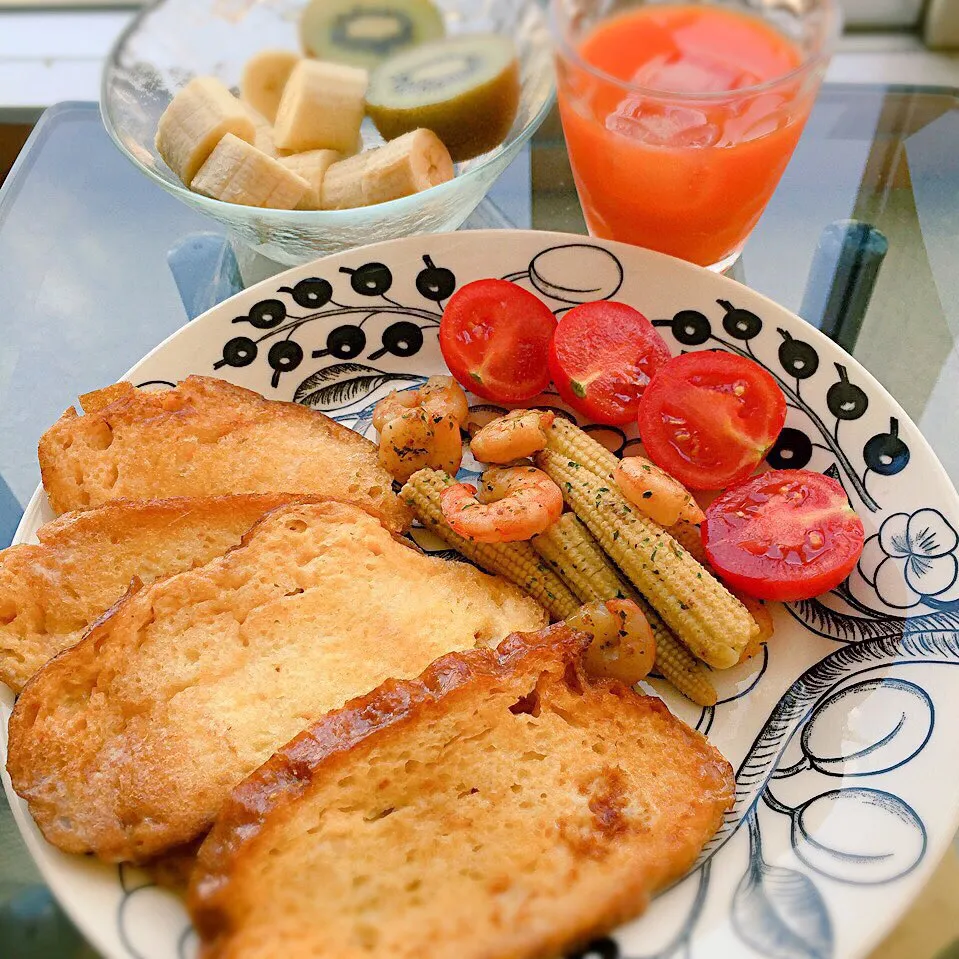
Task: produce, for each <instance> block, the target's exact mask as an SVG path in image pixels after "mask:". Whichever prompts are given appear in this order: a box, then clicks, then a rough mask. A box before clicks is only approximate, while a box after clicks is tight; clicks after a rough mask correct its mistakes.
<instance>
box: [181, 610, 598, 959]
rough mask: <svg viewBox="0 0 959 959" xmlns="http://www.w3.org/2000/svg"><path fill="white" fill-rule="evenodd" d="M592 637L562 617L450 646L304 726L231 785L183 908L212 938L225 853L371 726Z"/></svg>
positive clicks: (560, 657) (545, 661) (569, 651)
mask: <svg viewBox="0 0 959 959" xmlns="http://www.w3.org/2000/svg"><path fill="white" fill-rule="evenodd" d="M589 643H590V637H589V636H587V635H586V634H585V633H579V632H575V631H574V630H572V629H570V628H569V627H568V626H566V625H565V624H563V623H559V624H556V625H554V626H548V627H546V628H545V629H542V630H540V631H539V632H535V633H513V634H512V635H510V636H507V637H506V639H504V640H503V641H502V642H501V643H500V645H499V646H498V647H497V648H496V649H495V650H493V649H471V650H468V651H466V652H459V653H448V654H447V655H446V656H441V657H440V658H439V659H437V660H436V661H435V662H433V663H432V664H431V665H430V666H428V667H427V669H426V670H424V672H423V673H421V674H420V676H419V677H418V678H417V679H412V680H394V679H390V680H387V681H386V682H385V683H383V684H382V685H380V686H379V687H378V688H376V689H374V690H373V691H372V692H370V693H367V694H366V695H365V696H360V697H357V698H356V699H354V700H352V701H351V702H349V703H347V705H346V706H344V707H343V708H342V709H338V710H334V711H333V712H330V713H328V714H327V715H326V716H324V717H323V718H322V719H320V720H318V721H317V722H315V723H313V724H312V725H311V726H309V727H307V728H306V729H305V730H304V731H303V732H302V733H300V734H299V735H298V736H296V737H295V738H294V739H292V740H291V741H290V742H289V743H287V745H286V746H284V747H283V748H281V749H279V750H277V751H276V753H274V754H273V756H272V757H271V758H270V759H269V760H267V762H265V763H264V764H263V765H262V766H261V767H260V768H259V769H257V770H256V771H255V772H254V773H251V774H250V775H249V776H248V777H247V778H246V779H245V780H244V781H243V782H242V783H240V785H239V786H237V787H236V789H234V790H233V793H232V794H231V795H230V797H229V798H228V799H227V800H226V802H225V803H224V804H223V807H222V808H221V810H220V813H219V815H218V816H217V819H216V822H215V824H214V826H213V828H212V829H211V830H210V832H209V833H208V834H207V838H206V840H205V841H204V843H203V845H202V846H201V847H200V853H199V856H198V857H197V864H196V866H195V867H194V870H193V874H192V876H191V881H190V889H189V893H188V908H189V910H190V914H191V917H192V918H193V921H194V924H195V925H196V927H197V930H198V931H199V932H200V934H201V937H202V938H204V939H207V940H210V939H215V938H216V936H217V935H218V934H219V933H220V931H221V929H220V925H221V916H220V911H219V908H218V906H217V898H218V896H220V895H222V894H224V888H223V887H225V886H226V885H228V882H227V880H225V879H224V878H223V876H224V872H225V869H226V867H227V865H228V864H229V862H230V860H231V859H233V857H235V856H237V855H239V854H240V853H241V850H242V848H243V847H244V846H245V845H247V844H248V843H250V842H251V841H252V840H253V839H255V837H256V835H257V834H258V832H259V831H260V829H261V828H263V826H264V825H265V823H266V820H267V818H268V816H269V814H270V813H271V812H273V811H274V810H276V809H278V808H280V807H282V806H285V805H288V804H289V803H292V802H295V801H296V800H297V799H298V798H299V797H300V796H301V795H302V794H303V793H304V792H305V791H306V790H307V789H308V788H309V786H310V784H311V783H312V781H313V778H314V777H315V776H316V775H317V774H318V773H319V772H320V771H321V770H322V769H323V767H324V765H325V764H326V763H328V762H330V761H332V760H334V759H335V758H336V757H338V756H342V755H343V754H345V753H348V752H349V751H350V750H351V749H353V748H355V747H356V746H357V745H359V744H360V743H361V742H363V741H364V740H365V739H368V738H369V737H370V736H372V735H374V734H375V733H378V732H381V731H383V730H385V729H389V728H391V727H395V726H399V725H401V724H405V723H408V722H410V721H411V720H412V719H414V718H415V717H416V716H417V715H418V714H419V713H421V712H422V711H423V710H424V709H426V708H427V707H428V706H432V705H435V704H438V703H440V702H441V701H442V700H443V699H445V698H446V697H448V696H449V695H451V694H452V693H454V692H455V691H456V690H458V689H461V688H462V687H463V686H465V685H467V684H468V683H469V682H470V681H471V680H473V679H474V678H476V677H480V676H482V677H487V678H489V679H491V680H493V681H495V680H496V679H497V678H506V677H507V676H509V675H510V673H511V672H512V670H513V669H515V667H516V666H517V665H518V664H519V663H521V662H522V661H523V660H524V659H527V658H529V659H530V663H529V671H530V672H531V673H532V672H533V670H534V669H535V668H536V665H537V662H538V661H541V663H542V667H543V668H546V667H548V666H549V665H551V664H552V665H555V666H557V667H559V668H560V669H563V668H565V667H568V666H572V665H573V664H574V663H575V662H576V660H577V659H579V657H581V656H582V654H583V653H584V652H585V650H586V648H587V647H588V646H589ZM534 657H535V658H534ZM601 682H603V683H606V682H607V681H601ZM609 685H615V684H612V683H609ZM213 954H215V953H213Z"/></svg>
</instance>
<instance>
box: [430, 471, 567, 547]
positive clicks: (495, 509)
mask: <svg viewBox="0 0 959 959" xmlns="http://www.w3.org/2000/svg"><path fill="white" fill-rule="evenodd" d="M482 483H483V488H482V492H480V493H479V495H477V492H476V487H475V486H473V485H472V484H470V483H457V484H455V485H454V486H450V487H448V488H447V489H446V490H445V491H444V492H443V497H442V506H443V516H444V518H445V519H446V522H447V523H449V524H450V526H451V527H452V528H453V529H454V530H455V531H456V532H457V533H459V534H460V536H465V537H467V538H468V539H472V540H475V541H476V542H478V543H515V542H518V541H520V540H527V539H530V538H532V537H533V536H537V535H538V534H539V533H542V532H543V531H544V530H546V529H548V528H549V527H550V526H552V525H553V523H555V522H556V520H558V519H559V518H560V516H561V515H562V512H563V494H562V491H561V490H560V488H559V487H558V486H557V485H556V484H555V483H554V482H553V481H552V480H551V479H550V478H549V477H548V476H547V475H546V474H545V473H544V472H542V471H541V470H538V469H536V468H535V467H533V466H515V467H513V468H512V469H501V468H498V467H493V468H492V469H488V470H487V471H486V472H485V473H484V474H483V480H482Z"/></svg>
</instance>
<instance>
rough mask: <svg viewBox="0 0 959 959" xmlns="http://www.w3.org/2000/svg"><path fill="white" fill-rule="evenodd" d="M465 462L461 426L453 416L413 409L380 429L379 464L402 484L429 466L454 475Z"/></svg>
mask: <svg viewBox="0 0 959 959" xmlns="http://www.w3.org/2000/svg"><path fill="white" fill-rule="evenodd" d="M462 459H463V440H462V438H461V436H460V427H459V423H457V422H456V420H454V419H453V417H452V416H442V415H440V414H439V413H428V412H427V411H426V410H424V409H422V408H421V407H413V409H404V410H403V412H402V413H401V414H400V415H399V416H393V417H392V418H391V419H389V420H387V421H386V423H385V424H383V427H382V429H381V430H380V463H382V464H383V466H384V467H385V469H386V471H387V472H388V473H389V474H390V475H391V476H392V477H393V478H394V479H397V480H399V481H400V482H401V483H405V482H406V481H407V480H408V479H409V478H410V477H411V476H412V475H413V474H414V473H415V472H416V471H417V470H421V469H423V468H424V467H427V466H431V467H432V468H433V469H439V470H445V471H446V472H447V473H450V474H453V475H455V474H456V471H457V470H458V469H459V468H460V463H461V462H462Z"/></svg>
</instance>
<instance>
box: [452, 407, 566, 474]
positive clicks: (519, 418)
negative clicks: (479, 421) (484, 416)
mask: <svg viewBox="0 0 959 959" xmlns="http://www.w3.org/2000/svg"><path fill="white" fill-rule="evenodd" d="M553 419H554V414H553V413H548V412H545V411H543V410H513V411H512V412H510V413H507V414H506V415H505V416H501V417H500V418H499V419H496V420H493V421H492V422H491V423H487V424H486V426H484V427H483V428H482V429H481V430H480V431H479V432H478V433H477V434H476V435H475V436H474V437H473V438H472V439H471V440H470V452H471V453H472V454H473V456H474V457H475V458H476V459H477V460H479V461H480V462H481V463H512V462H513V461H515V460H521V459H525V458H526V457H527V456H532V455H533V454H534V453H538V452H539V451H540V450H544V449H546V439H547V437H546V431H547V430H548V429H549V428H550V426H552V425H553Z"/></svg>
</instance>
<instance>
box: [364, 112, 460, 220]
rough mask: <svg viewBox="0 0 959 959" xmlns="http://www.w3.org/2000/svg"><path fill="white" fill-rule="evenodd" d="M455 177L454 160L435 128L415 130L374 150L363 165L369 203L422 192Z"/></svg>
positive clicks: (366, 197) (366, 198)
mask: <svg viewBox="0 0 959 959" xmlns="http://www.w3.org/2000/svg"><path fill="white" fill-rule="evenodd" d="M452 179H453V161H452V159H451V158H450V152H449V150H447V149H446V147H445V146H444V145H443V141H442V140H441V139H440V138H439V137H438V136H437V135H436V134H435V133H433V132H432V131H431V130H412V131H411V132H410V133H405V134H403V136H401V137H397V138H396V139H395V140H390V142H389V143H387V144H386V145H385V146H382V147H380V148H379V149H377V150H371V151H370V154H369V160H368V161H367V163H366V166H365V167H364V168H363V198H364V200H365V201H366V203H367V205H372V204H374V203H386V202H387V201H388V200H398V199H399V198H400V197H404V196H410V195H412V194H413V193H420V192H421V191H423V190H428V189H429V188H430V187H432V186H438V185H439V184H440V183H446V181H447V180H452Z"/></svg>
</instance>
